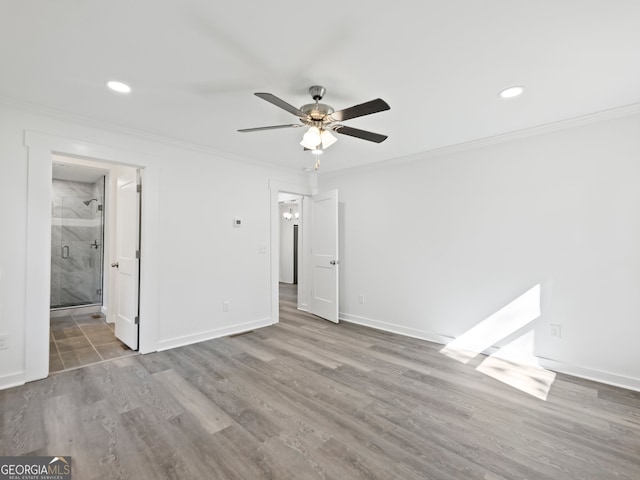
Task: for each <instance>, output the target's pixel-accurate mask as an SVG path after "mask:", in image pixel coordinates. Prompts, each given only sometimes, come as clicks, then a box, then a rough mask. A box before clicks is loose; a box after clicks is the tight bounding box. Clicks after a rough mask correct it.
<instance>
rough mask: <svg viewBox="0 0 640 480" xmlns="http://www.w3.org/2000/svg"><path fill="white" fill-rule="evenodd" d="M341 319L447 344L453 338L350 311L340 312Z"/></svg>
mask: <svg viewBox="0 0 640 480" xmlns="http://www.w3.org/2000/svg"><path fill="white" fill-rule="evenodd" d="M338 318H340V320H342V321H345V322H348V323H355V324H357V325H363V326H365V327H370V328H375V329H376V330H382V331H385V332H390V333H397V334H399V335H404V336H405V337H412V338H418V339H420V340H426V341H428V342H432V343H439V344H442V345H446V344H447V343H449V342H451V341H452V340H453V337H447V336H445V335H440V334H438V333H434V332H427V331H425V330H418V329H416V328H409V327H403V326H401V325H396V324H393V323H388V322H383V321H380V320H373V319H371V318H366V317H360V316H358V315H351V314H349V313H344V312H340V314H339V315H338Z"/></svg>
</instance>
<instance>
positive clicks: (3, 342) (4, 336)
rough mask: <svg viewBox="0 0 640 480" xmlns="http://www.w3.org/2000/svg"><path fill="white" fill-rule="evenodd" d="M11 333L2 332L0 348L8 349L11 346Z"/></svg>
mask: <svg viewBox="0 0 640 480" xmlns="http://www.w3.org/2000/svg"><path fill="white" fill-rule="evenodd" d="M8 339H9V335H8V334H6V333H2V334H0V350H7V349H8V348H9V344H8Z"/></svg>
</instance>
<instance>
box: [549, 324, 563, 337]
mask: <svg viewBox="0 0 640 480" xmlns="http://www.w3.org/2000/svg"><path fill="white" fill-rule="evenodd" d="M549 336H550V337H551V338H558V339H560V338H562V330H561V329H560V325H555V324H551V325H549Z"/></svg>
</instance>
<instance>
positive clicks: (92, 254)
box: [51, 196, 104, 308]
mask: <svg viewBox="0 0 640 480" xmlns="http://www.w3.org/2000/svg"><path fill="white" fill-rule="evenodd" d="M55 210H56V208H55V206H54V220H57V221H55V222H54V224H53V228H52V252H51V253H52V259H53V262H52V272H51V273H52V276H51V287H52V288H51V308H64V307H71V306H81V305H94V304H98V305H100V304H102V268H103V223H104V222H103V209H102V198H101V197H100V198H96V197H86V196H63V197H61V199H60V202H59V205H58V211H57V212H56V211H55Z"/></svg>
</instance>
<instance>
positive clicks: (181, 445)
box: [0, 289, 640, 480]
mask: <svg viewBox="0 0 640 480" xmlns="http://www.w3.org/2000/svg"><path fill="white" fill-rule="evenodd" d="M282 298H283V301H282V304H281V317H280V320H281V321H280V324H278V325H276V326H272V327H268V328H264V329H260V330H257V331H254V332H251V333H247V334H244V335H239V336H233V337H226V338H221V339H216V340H212V341H207V342H203V343H199V344H196V345H191V346H187V347H182V348H177V349H174V350H169V351H165V352H160V353H155V354H150V355H138V356H131V357H124V358H119V359H115V360H113V361H110V362H107V363H103V364H99V365H93V366H89V367H84V368H80V369H77V370H73V371H68V372H62V373H59V374H54V375H51V376H50V377H49V378H47V379H45V380H42V381H38V382H33V383H30V384H28V385H25V386H22V387H18V388H14V389H10V390H5V391H2V392H0V416H1V417H0V427H1V428H2V430H1V431H0V442H1V443H0V455H26V454H39V455H72V457H73V478H74V479H76V480H83V479H116V478H121V479H126V478H130V479H160V478H172V479H174V478H175V479H191V478H193V479H251V480H253V479H278V480H281V479H307V478H308V479H323V478H326V479H329V478H332V479H341V480H344V479H358V478H360V479H385V480H388V479H409V480H411V479H442V480H445V479H446V480H456V479H465V480H473V479H482V480H505V479H508V480H513V479H530V480H562V479H581V480H583V479H593V480H606V479H627V480H638V479H639V478H640V394H638V393H635V392H631V391H628V390H624V389H619V388H615V387H610V386H606V385H602V384H598V383H594V382H589V381H585V380H580V379H576V378H572V377H569V376H565V375H558V376H557V377H556V379H555V381H554V383H553V385H552V386H551V389H550V391H549V394H548V397H547V400H546V401H543V400H540V399H538V398H535V397H533V396H531V395H528V394H526V393H523V392H521V391H519V390H517V389H514V388H512V387H510V386H508V385H506V384H504V383H501V382H498V381H496V380H494V379H493V378H491V377H489V376H487V375H484V374H482V373H480V372H478V371H477V370H476V369H475V368H474V365H477V362H476V364H463V363H460V362H458V361H456V360H454V359H451V358H449V357H447V356H445V355H442V354H441V353H440V349H441V348H442V346H441V345H436V344H433V343H429V342H424V341H420V340H415V339H411V338H407V337H402V336H399V335H392V334H388V333H384V332H380V331H376V330H371V329H368V328H364V327H360V326H357V325H352V324H346V323H341V324H339V325H333V324H331V323H329V322H325V321H323V320H319V319H317V318H315V317H313V316H311V315H307V314H305V313H302V312H299V311H297V310H296V309H295V305H294V303H293V299H294V298H295V296H294V295H293V293H292V292H291V291H290V289H289V290H288V291H287V290H285V291H284V292H283V295H282ZM478 361H480V359H478Z"/></svg>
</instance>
